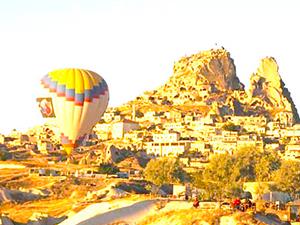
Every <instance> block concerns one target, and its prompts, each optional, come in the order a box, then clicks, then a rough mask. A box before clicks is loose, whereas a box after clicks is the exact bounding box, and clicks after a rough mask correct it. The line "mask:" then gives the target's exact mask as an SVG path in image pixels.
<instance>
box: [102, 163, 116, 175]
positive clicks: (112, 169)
mask: <svg viewBox="0 0 300 225" xmlns="http://www.w3.org/2000/svg"><path fill="white" fill-rule="evenodd" d="M98 171H99V173H101V174H115V173H117V172H119V171H120V170H119V168H118V167H116V166H115V165H114V164H112V163H101V164H100V166H99V170H98Z"/></svg>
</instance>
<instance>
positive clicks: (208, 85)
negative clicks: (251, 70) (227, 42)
mask: <svg viewBox="0 0 300 225" xmlns="http://www.w3.org/2000/svg"><path fill="white" fill-rule="evenodd" d="M243 89H244V85H243V84H242V83H241V82H240V81H239V79H238V77H237V76H236V71H235V65H234V63H233V60H232V59H231V58H230V54H229V52H227V51H226V50H224V49H216V50H209V51H203V52H200V53H198V54H194V55H191V56H188V57H183V58H181V59H180V60H179V61H178V62H176V63H175V64H174V67H173V75H172V76H171V77H170V79H169V81H168V82H167V83H166V84H165V85H164V86H162V87H161V88H159V89H158V90H157V92H156V96H157V97H158V96H160V97H162V99H163V100H166V99H167V100H169V101H171V103H172V104H175V105H180V104H185V103H190V102H191V101H192V102H193V104H194V103H196V104H197V103H202V102H205V101H206V100H208V99H209V98H210V97H211V95H212V94H215V93H222V92H227V91H232V90H243Z"/></svg>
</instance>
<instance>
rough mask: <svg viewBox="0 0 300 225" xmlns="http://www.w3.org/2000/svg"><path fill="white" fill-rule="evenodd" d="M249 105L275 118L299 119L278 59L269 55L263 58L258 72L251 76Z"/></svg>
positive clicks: (293, 120) (290, 121) (292, 120)
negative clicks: (282, 77)
mask: <svg viewBox="0 0 300 225" xmlns="http://www.w3.org/2000/svg"><path fill="white" fill-rule="evenodd" d="M249 105H250V107H252V108H257V109H258V108H263V109H265V110H267V111H269V112H270V116H271V117H272V118H273V119H274V120H283V121H285V122H286V123H293V122H297V121H299V115H298V113H297V109H296V107H295V104H294V102H293V100H292V98H291V95H290V93H289V91H288V89H287V88H286V87H285V85H284V83H283V81H282V79H281V77H280V75H279V72H278V65H277V63H276V60H275V59H274V58H272V57H267V58H264V59H262V60H261V63H260V66H259V68H258V69H257V72H256V73H254V74H252V76H251V78H250V88H249Z"/></svg>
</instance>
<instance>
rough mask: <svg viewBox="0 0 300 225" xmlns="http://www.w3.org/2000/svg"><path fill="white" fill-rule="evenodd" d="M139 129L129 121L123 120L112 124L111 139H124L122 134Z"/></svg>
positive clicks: (136, 124)
mask: <svg viewBox="0 0 300 225" xmlns="http://www.w3.org/2000/svg"><path fill="white" fill-rule="evenodd" d="M139 128H140V125H139V124H138V123H137V122H135V121H131V120H123V121H120V122H116V123H113V125H112V138H113V139H121V138H123V137H124V134H125V133H127V132H129V131H130V130H137V129H139Z"/></svg>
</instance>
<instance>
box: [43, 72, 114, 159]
mask: <svg viewBox="0 0 300 225" xmlns="http://www.w3.org/2000/svg"><path fill="white" fill-rule="evenodd" d="M41 83H42V86H43V88H44V89H45V90H47V93H48V94H49V96H50V97H51V98H52V103H53V108H54V113H55V116H56V121H57V124H58V126H59V128H60V132H61V144H62V145H63V147H64V149H65V150H66V152H67V154H71V152H72V150H73V148H74V147H76V146H78V145H79V144H80V142H81V141H82V140H83V139H84V137H85V135H86V134H88V133H89V132H90V130H91V129H92V127H93V126H94V125H95V124H96V123H97V122H98V121H99V120H100V118H101V116H102V115H103V113H104V112H105V110H106V107H107V105H108V100H109V92H108V87H107V84H106V82H105V80H104V79H103V78H102V77H101V76H100V75H98V74H97V73H95V72H92V71H89V70H84V69H61V70H55V71H52V72H50V73H48V74H47V75H46V76H44V77H43V78H42V80H41Z"/></svg>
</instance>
